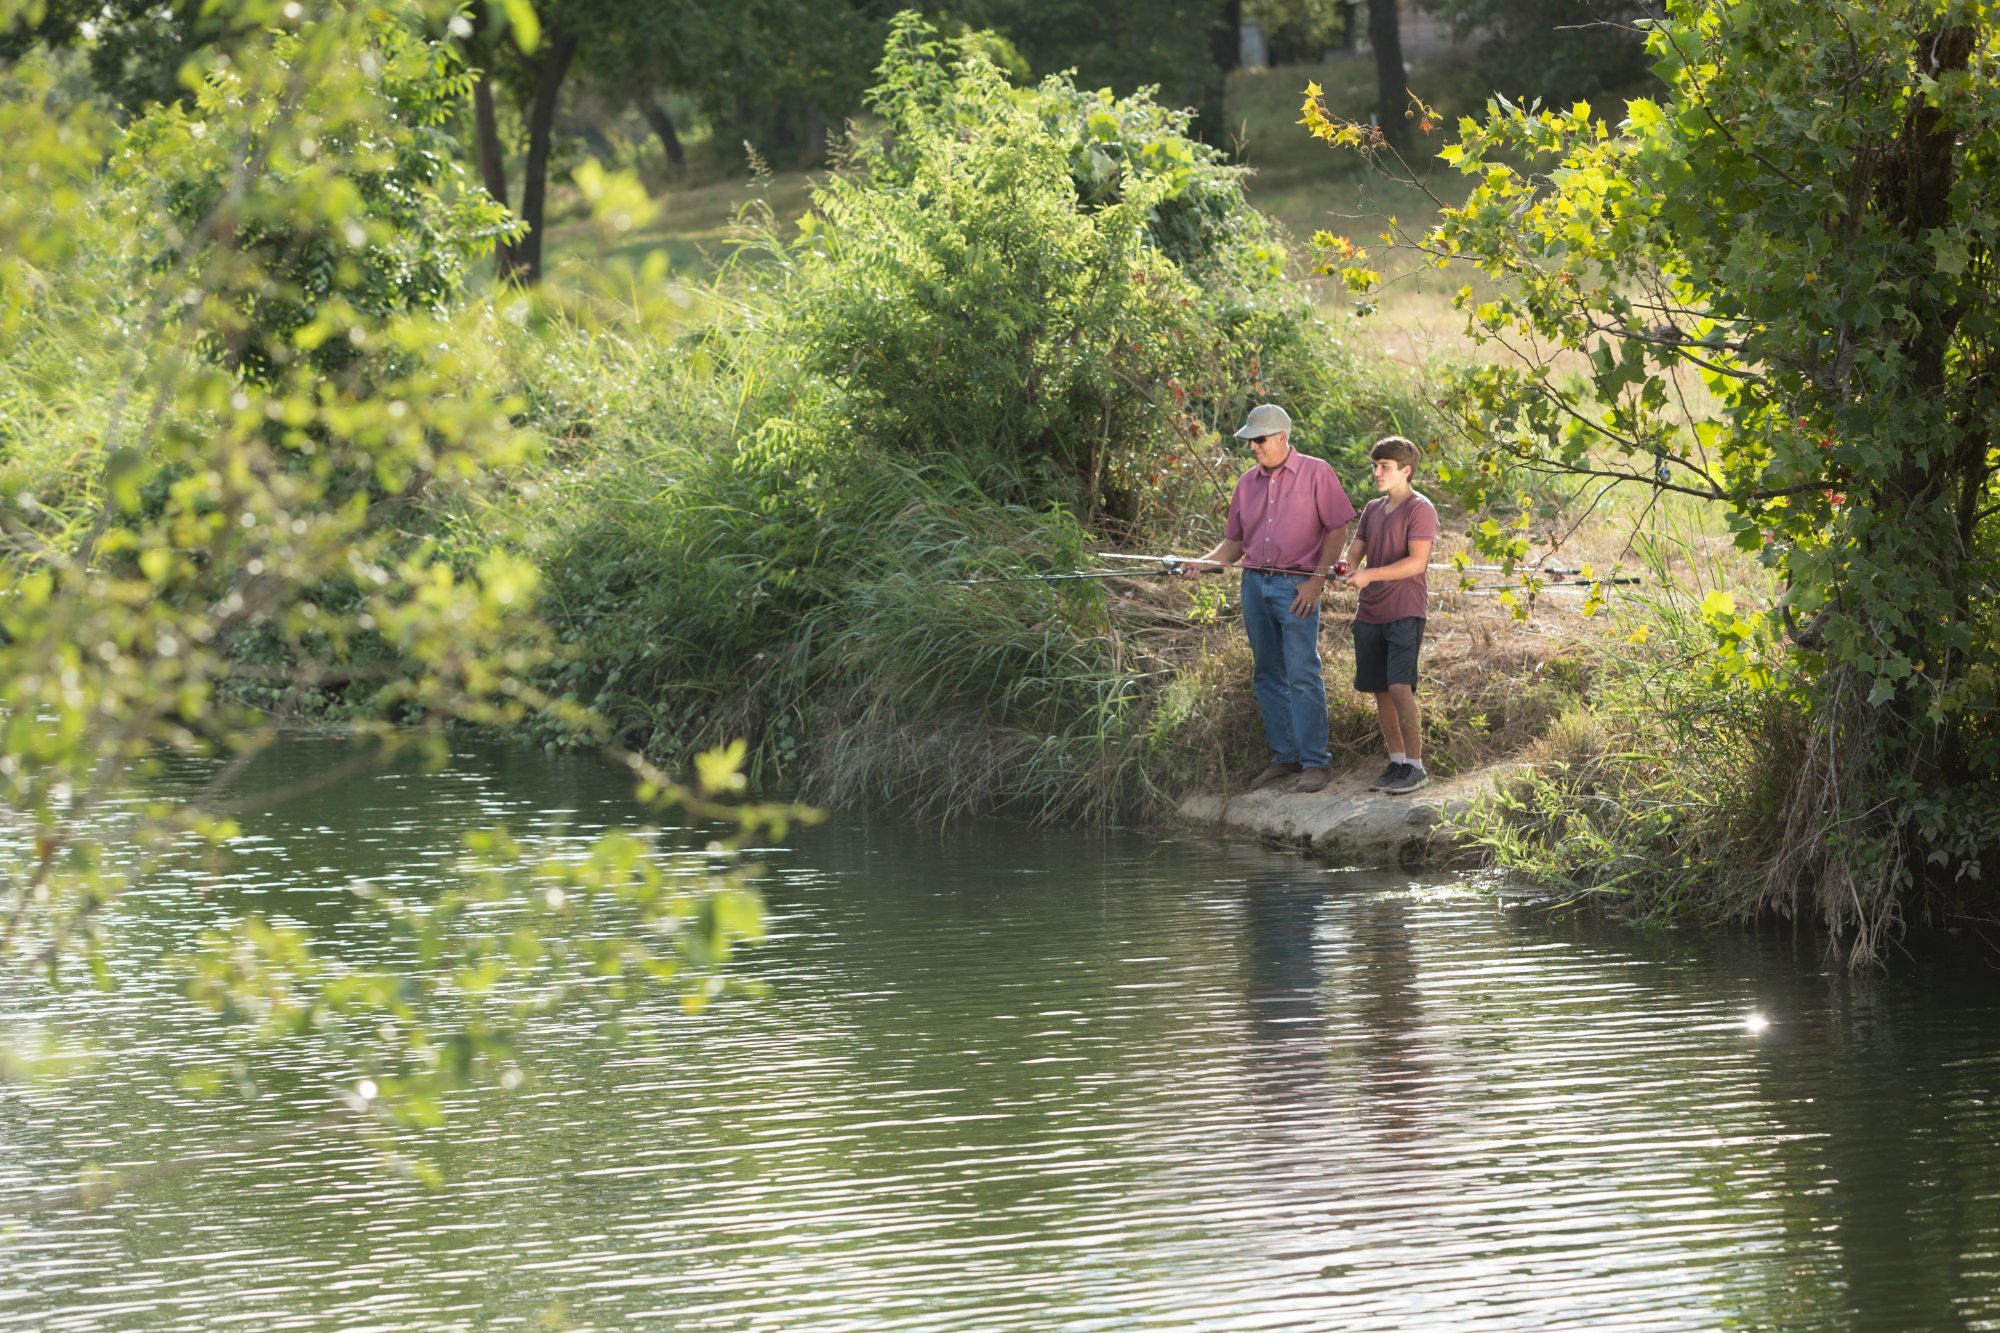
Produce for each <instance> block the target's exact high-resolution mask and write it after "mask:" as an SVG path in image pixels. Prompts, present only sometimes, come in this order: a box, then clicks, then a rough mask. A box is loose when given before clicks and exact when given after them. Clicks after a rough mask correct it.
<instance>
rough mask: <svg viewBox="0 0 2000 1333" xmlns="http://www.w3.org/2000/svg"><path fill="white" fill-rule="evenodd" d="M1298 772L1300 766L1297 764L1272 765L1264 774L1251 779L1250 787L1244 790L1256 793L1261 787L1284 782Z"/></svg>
mask: <svg viewBox="0 0 2000 1333" xmlns="http://www.w3.org/2000/svg"><path fill="white" fill-rule="evenodd" d="M1298 771H1299V766H1298V765H1297V764H1272V765H1271V766H1270V767H1268V768H1266V769H1265V770H1264V771H1263V772H1262V773H1259V774H1258V775H1257V776H1256V777H1254V778H1252V779H1250V785H1249V786H1248V787H1246V788H1244V790H1245V791H1256V790H1257V789H1258V788H1259V787H1268V786H1270V785H1271V784H1272V783H1274V782H1281V781H1283V780H1284V779H1286V778H1288V777H1290V776H1291V775H1292V774H1294V773H1296V772H1298Z"/></svg>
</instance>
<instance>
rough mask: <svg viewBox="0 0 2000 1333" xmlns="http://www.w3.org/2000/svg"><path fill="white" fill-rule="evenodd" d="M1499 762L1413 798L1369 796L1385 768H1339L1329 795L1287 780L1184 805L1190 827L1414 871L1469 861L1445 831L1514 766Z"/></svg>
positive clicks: (1438, 782) (1434, 783)
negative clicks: (1303, 789) (1304, 789)
mask: <svg viewBox="0 0 2000 1333" xmlns="http://www.w3.org/2000/svg"><path fill="white" fill-rule="evenodd" d="M1514 767H1515V766H1514V765H1512V764H1500V765H1496V766H1494V767H1492V768H1483V769H1479V770H1476V771H1474V772H1471V773H1461V774H1458V775H1457V776H1455V777H1451V778H1433V779H1432V780H1431V784H1430V785H1429V786H1428V787H1425V788H1423V789H1422V790H1420V791H1416V792H1412V793H1411V794H1410V795H1408V796H1385V795H1383V794H1382V793H1380V792H1371V791H1369V790H1368V789H1367V788H1368V783H1369V782H1370V780H1372V779H1373V778H1374V776H1375V775H1376V774H1377V773H1379V772H1380V771H1381V769H1380V767H1379V765H1371V766H1370V767H1368V768H1367V769H1353V770H1350V771H1348V772H1340V771H1338V770H1336V771H1335V773H1334V775H1333V781H1331V782H1329V783H1328V784H1327V785H1326V789H1325V790H1324V791H1317V792H1312V793H1302V792H1295V791H1293V790H1292V789H1291V787H1292V784H1291V782H1289V781H1286V782H1280V783H1277V784H1275V785H1273V786H1270V787H1266V788H1264V789H1263V790H1262V791H1253V792H1244V793H1241V794H1236V795H1220V794H1217V793H1213V792H1195V793H1192V794H1191V795H1189V796H1187V797H1186V798H1185V799H1183V800H1182V801H1181V806H1180V815H1181V818H1182V819H1184V820H1187V821H1189V822H1190V823H1195V824H1201V825H1205V826H1208V827H1210V828H1216V829H1219V830H1221V831H1224V832H1230V833H1248V834H1253V835H1255V836H1256V837H1259V838H1263V839H1265V840H1267V841H1271V842H1277V843H1282V844H1284V845H1286V846H1289V847H1296V848H1298V849H1299V850H1301V851H1304V852H1308V853H1310V854H1311V855H1312V856H1314V857H1316V858H1318V859H1319V860H1322V861H1333V862H1338V863H1339V864H1341V865H1348V866H1379V867H1393V868H1399V869H1416V868H1418V867H1420V866H1443V865H1451V864H1464V863H1465V862H1466V861H1467V859H1468V854H1467V851H1466V849H1465V848H1464V847H1462V846H1461V845H1460V844H1459V843H1458V842H1457V841H1456V840H1455V839H1454V838H1452V836H1451V835H1450V834H1449V833H1447V832H1445V831H1444V830H1443V829H1442V828H1441V827H1440V826H1441V825H1442V824H1443V823H1444V821H1445V819H1446V818H1447V817H1448V816H1450V815H1454V814H1457V813H1458V812H1460V811H1462V810H1464V809H1465V808H1466V807H1467V806H1469V805H1470V804H1471V803H1472V801H1473V799H1474V798H1475V797H1477V796H1479V795H1481V794H1483V793H1484V792H1485V791H1486V790H1487V789H1488V788H1489V787H1491V786H1492V784H1493V780H1494V779H1495V778H1496V777H1498V776H1500V775H1502V774H1504V773H1508V772H1512V771H1513V769H1514Z"/></svg>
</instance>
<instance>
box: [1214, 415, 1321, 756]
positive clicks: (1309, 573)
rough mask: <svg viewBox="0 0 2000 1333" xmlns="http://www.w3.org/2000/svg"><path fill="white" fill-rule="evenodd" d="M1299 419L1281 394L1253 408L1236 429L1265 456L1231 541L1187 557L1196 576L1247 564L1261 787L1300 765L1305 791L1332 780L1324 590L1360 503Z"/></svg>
mask: <svg viewBox="0 0 2000 1333" xmlns="http://www.w3.org/2000/svg"><path fill="white" fill-rule="evenodd" d="M1291 434H1292V418H1291V416H1290V415H1289V414H1288V413H1287V412H1286V411H1285V409H1284V408H1282V407H1279V406H1278V405H1277V404H1275V403H1264V404H1262V405H1261V406H1258V407H1254V408H1252V409H1251V410H1250V417H1249V420H1247V421H1245V422H1244V423H1243V428H1242V429H1241V430H1239V431H1237V432H1236V438H1237V439H1239V440H1242V441H1243V442H1244V443H1245V444H1247V445H1248V446H1249V449H1250V453H1251V455H1252V457H1254V458H1255V459H1256V461H1257V465H1256V466H1255V467H1253V468H1251V469H1250V470H1249V471H1247V472H1245V473H1244V474H1243V475H1242V476H1241V477H1239V478H1237V480H1236V492H1235V494H1234V495H1233V496H1231V497H1230V501H1229V519H1228V523H1227V525H1226V526H1225V527H1224V528H1223V536H1222V540H1221V541H1220V542H1218V543H1216V545H1215V548H1214V549H1213V550H1211V551H1209V552H1208V553H1207V554H1206V555H1203V556H1201V557H1200V558H1199V559H1197V560H1192V561H1189V562H1187V563H1186V564H1184V565H1183V566H1182V572H1183V574H1184V575H1186V576H1189V577H1192V576H1195V575H1199V574H1204V573H1208V572H1210V571H1213V570H1218V569H1221V568H1222V567H1223V566H1225V565H1233V564H1236V563H1237V562H1238V561H1241V562H1242V565H1243V627H1244V629H1245V630H1246V631H1247V632H1248V634H1249V636H1250V655H1251V658H1252V660H1253V661H1254V662H1255V670H1254V672H1253V674H1252V680H1253V684H1254V686H1255V688H1256V693H1257V708H1258V710H1259V711H1260V712H1261V713H1262V714H1263V716H1264V740H1265V742H1266V743H1267V744H1268V745H1269V746H1270V750H1271V762H1270V763H1269V764H1268V765H1267V766H1266V767H1265V769H1264V771H1263V772H1261V773H1259V774H1258V775H1257V776H1256V777H1254V778H1252V779H1251V780H1250V788H1251V790H1253V791H1254V790H1256V789H1257V788H1259V787H1268V786H1270V785H1271V784H1272V783H1274V782H1279V781H1282V780H1283V779H1285V778H1288V777H1290V776H1292V775H1293V774H1295V773H1296V774H1298V775H1299V780H1298V785H1297V787H1296V788H1295V790H1297V791H1305V792H1311V791H1319V790H1321V789H1322V788H1324V787H1325V786H1326V782H1327V777H1328V773H1327V767H1328V765H1330V764H1331V763H1332V762H1333V753H1332V750H1331V749H1330V748H1329V746H1328V744H1327V718H1326V682H1325V680H1324V678H1323V677H1322V676H1321V674H1320V660H1319V599H1320V594H1321V593H1322V592H1323V591H1325V589H1326V576H1327V573H1328V571H1329V570H1331V569H1332V567H1333V562H1334V555H1335V553H1336V552H1338V551H1339V550H1340V546H1341V543H1342V542H1343V541H1344V540H1346V537H1347V527H1348V524H1350V523H1352V522H1353V521H1354V506H1353V505H1352V504H1350V503H1349V502H1348V499H1347V492H1346V491H1345V490H1343V489H1342V488H1341V485H1340V478H1338V477H1336V476H1334V474H1333V468H1332V466H1331V465H1329V464H1328V463H1327V462H1325V460H1323V459H1318V458H1310V457H1308V456H1306V455H1305V454H1302V453H1299V452H1298V451H1297V450H1295V449H1293V448H1292V445H1291Z"/></svg>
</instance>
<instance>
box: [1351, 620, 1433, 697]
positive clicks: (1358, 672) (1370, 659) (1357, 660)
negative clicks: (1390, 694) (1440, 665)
mask: <svg viewBox="0 0 2000 1333" xmlns="http://www.w3.org/2000/svg"><path fill="white" fill-rule="evenodd" d="M1423 646H1424V618H1423V617H1422V616H1410V617H1409V618H1407V619H1404V620H1392V621H1390V622H1389V623H1388V624H1386V625H1371V624H1369V623H1368V622H1367V621H1365V620H1357V621H1355V622H1354V688H1355V689H1357V690H1359V691H1361V692H1362V693H1363V694H1383V693H1386V692H1387V691H1388V689H1389V687H1390V686H1391V685H1407V686H1409V687H1410V688H1411V689H1413V690H1414V689H1416V688H1417V649H1419V648H1421V647H1423Z"/></svg>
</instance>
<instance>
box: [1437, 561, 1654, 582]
mask: <svg viewBox="0 0 2000 1333" xmlns="http://www.w3.org/2000/svg"><path fill="white" fill-rule="evenodd" d="M1431 568H1432V569H1449V570H1454V571H1456V572H1459V573H1465V574H1539V575H1545V576H1546V577H1548V578H1549V579H1551V580H1556V581H1568V580H1572V579H1574V580H1575V581H1577V582H1579V583H1602V582H1606V581H1607V580H1603V579H1587V578H1583V577H1582V574H1583V571H1582V570H1580V569H1538V568H1535V567H1534V566H1531V565H1516V566H1514V568H1512V569H1509V568H1507V567H1506V566H1505V565H1454V564H1452V563H1451V562H1450V561H1448V560H1447V561H1442V562H1440V561H1435V560H1434V561H1432V562H1431ZM1628 581H1629V582H1632V583H1637V582H1639V580H1638V579H1636V578H1635V579H1630V580H1628Z"/></svg>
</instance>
